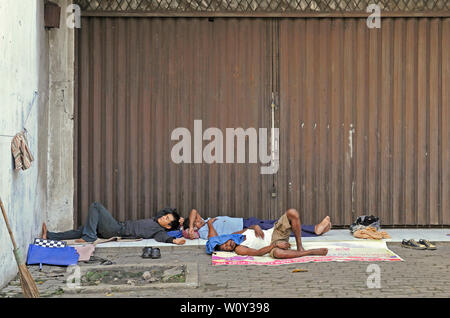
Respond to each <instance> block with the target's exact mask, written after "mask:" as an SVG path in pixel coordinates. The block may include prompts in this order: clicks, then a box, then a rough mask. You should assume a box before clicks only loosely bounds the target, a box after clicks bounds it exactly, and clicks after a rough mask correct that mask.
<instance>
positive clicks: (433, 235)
mask: <svg viewBox="0 0 450 318" xmlns="http://www.w3.org/2000/svg"><path fill="white" fill-rule="evenodd" d="M382 230H383V231H386V232H387V233H388V234H389V235H390V236H391V238H390V239H386V240H384V241H386V242H402V240H403V239H411V238H413V239H415V240H417V241H418V240H419V239H427V240H429V241H432V242H450V235H447V234H450V229H387V230H385V229H382ZM302 240H303V241H304V242H322V241H333V242H335V241H353V240H354V241H358V240H360V239H357V238H355V237H353V235H351V234H350V231H349V230H331V231H329V232H327V233H325V234H324V235H322V236H318V237H303V238H302ZM290 241H291V242H295V239H294V238H293V237H291V239H290ZM205 244H206V240H202V239H197V240H186V244H185V245H177V246H176V247H183V246H197V247H200V246H203V247H204V246H205ZM144 246H157V247H163V246H167V247H170V246H174V245H173V244H169V243H160V242H157V241H155V240H154V239H148V240H141V241H137V242H109V243H103V244H99V245H97V247H98V248H110V247H144Z"/></svg>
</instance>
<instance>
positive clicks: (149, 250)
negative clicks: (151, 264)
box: [141, 247, 153, 258]
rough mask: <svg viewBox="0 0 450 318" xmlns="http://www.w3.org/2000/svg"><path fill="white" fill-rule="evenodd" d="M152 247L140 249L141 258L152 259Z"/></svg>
mask: <svg viewBox="0 0 450 318" xmlns="http://www.w3.org/2000/svg"><path fill="white" fill-rule="evenodd" d="M152 253H153V247H144V248H143V249H142V255H141V257H142V258H152Z"/></svg>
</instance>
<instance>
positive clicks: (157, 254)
mask: <svg viewBox="0 0 450 318" xmlns="http://www.w3.org/2000/svg"><path fill="white" fill-rule="evenodd" d="M150 254H151V257H152V258H161V251H160V250H159V248H156V247H155V248H153V249H152V252H151V253H150Z"/></svg>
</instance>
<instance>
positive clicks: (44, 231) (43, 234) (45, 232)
mask: <svg viewBox="0 0 450 318" xmlns="http://www.w3.org/2000/svg"><path fill="white" fill-rule="evenodd" d="M41 236H42V238H43V239H44V240H46V239H47V224H45V223H42V235H41Z"/></svg>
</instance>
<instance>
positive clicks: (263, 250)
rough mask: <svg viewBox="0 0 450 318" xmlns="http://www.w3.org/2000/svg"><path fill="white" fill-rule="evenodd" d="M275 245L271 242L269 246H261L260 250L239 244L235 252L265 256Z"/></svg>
mask: <svg viewBox="0 0 450 318" xmlns="http://www.w3.org/2000/svg"><path fill="white" fill-rule="evenodd" d="M274 247H275V244H271V245H269V246H266V247H263V248H260V249H259V250H255V249H253V248H249V247H246V246H242V245H239V246H237V247H236V248H235V249H234V252H235V253H236V254H238V255H248V256H263V255H265V254H267V253H269V252H270V251H271V250H272V249H273V248H274Z"/></svg>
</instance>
